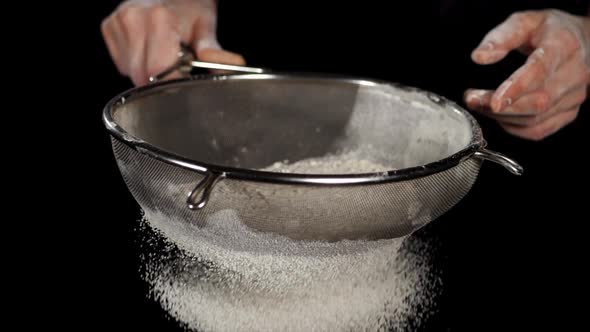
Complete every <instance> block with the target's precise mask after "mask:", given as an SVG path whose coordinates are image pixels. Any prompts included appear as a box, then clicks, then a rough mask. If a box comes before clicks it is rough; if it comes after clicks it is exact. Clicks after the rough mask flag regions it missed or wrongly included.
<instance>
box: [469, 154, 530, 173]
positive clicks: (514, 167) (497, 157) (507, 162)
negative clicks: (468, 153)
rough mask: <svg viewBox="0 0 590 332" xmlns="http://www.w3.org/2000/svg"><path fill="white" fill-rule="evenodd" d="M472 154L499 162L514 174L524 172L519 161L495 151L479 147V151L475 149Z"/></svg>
mask: <svg viewBox="0 0 590 332" xmlns="http://www.w3.org/2000/svg"><path fill="white" fill-rule="evenodd" d="M474 156H475V157H477V158H481V159H485V160H489V161H492V162H495V163H496V164H500V165H501V166H503V167H504V168H506V169H507V170H508V171H509V172H510V173H512V174H514V175H522V173H523V172H524V169H523V168H522V166H520V164H519V163H517V162H516V161H514V160H512V159H510V158H508V157H506V156H505V155H503V154H501V153H498V152H496V151H491V150H488V149H481V150H479V151H476V152H475V154H474Z"/></svg>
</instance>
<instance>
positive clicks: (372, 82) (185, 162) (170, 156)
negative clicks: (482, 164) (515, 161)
mask: <svg viewBox="0 0 590 332" xmlns="http://www.w3.org/2000/svg"><path fill="white" fill-rule="evenodd" d="M285 79H287V80H293V79H295V80H296V79H313V80H326V81H336V82H338V83H348V84H355V85H365V86H383V85H385V86H390V87H394V88H396V89H402V90H406V91H409V92H417V93H422V94H425V95H426V96H427V97H428V98H429V99H430V100H431V101H433V102H435V103H436V104H439V105H440V106H441V107H447V108H450V110H452V111H454V112H457V113H459V114H461V115H462V116H464V117H465V118H466V119H467V120H468V123H469V126H470V130H471V132H472V138H471V141H470V142H469V144H467V146H466V147H465V148H464V149H462V150H460V151H458V152H456V153H454V154H452V155H450V156H448V157H446V158H443V159H440V160H437V161H435V162H431V163H428V164H425V165H422V166H417V167H410V168H403V169H397V170H390V171H387V172H375V173H362V174H330V175H324V174H321V175H320V174H298V173H277V172H268V171H258V170H251V169H245V168H235V167H228V166H221V165H215V164H208V163H204V162H201V161H198V160H194V159H189V158H186V157H183V156H180V155H178V154H175V153H172V152H170V151H166V150H163V149H160V148H158V147H157V146H155V145H152V144H150V143H148V142H145V141H143V140H142V139H140V138H138V137H135V136H133V135H131V134H129V133H128V132H127V131H125V130H124V129H123V128H122V127H121V126H119V125H118V124H117V123H116V121H115V120H114V115H113V113H114V111H115V109H116V108H117V106H120V105H121V104H123V103H125V102H126V101H127V100H129V99H133V98H139V97H141V96H145V95H148V94H152V93H156V92H158V91H161V90H164V89H166V88H168V87H170V86H179V85H183V84H190V83H191V82H193V81H220V80H285ZM102 119H103V123H104V125H105V127H106V128H107V130H108V132H109V133H110V134H111V135H112V136H113V137H114V138H115V139H117V140H119V141H120V142H122V143H124V144H126V145H127V146H129V147H130V148H132V149H134V150H136V151H138V152H139V153H142V154H145V155H148V156H150V157H152V158H155V159H157V160H160V161H162V162H164V163H168V164H171V165H174V166H177V167H182V168H185V169H188V170H192V171H195V172H198V173H201V174H204V175H209V174H219V175H222V176H223V177H224V178H230V179H237V180H245V181H253V182H270V183H283V184H299V185H355V184H359V185H366V184H383V183H389V182H399V181H406V180H412V179H416V178H420V177H425V176H428V175H432V174H436V173H439V172H442V171H445V170H447V169H450V168H452V167H454V166H457V165H458V164H460V163H461V162H464V161H465V160H467V159H470V158H472V157H476V158H483V159H490V160H493V159H494V157H496V158H498V156H497V155H496V154H495V153H490V152H489V151H488V150H486V149H485V146H486V142H485V140H484V138H483V135H482V131H481V128H480V126H479V124H478V122H477V120H476V119H475V118H474V117H473V116H472V115H471V114H470V113H469V112H467V111H466V110H465V109H463V108H462V107H460V106H459V105H457V104H456V103H454V102H453V101H450V100H448V99H447V98H445V97H443V96H440V95H438V94H435V93H432V92H430V91H425V90H422V89H419V88H416V87H412V86H405V85H401V84H398V83H395V82H388V81H383V80H377V79H366V78H360V77H349V76H340V75H334V74H319V73H281V74H232V75H209V74H208V75H195V76H190V77H188V78H180V79H175V80H170V81H160V82H156V83H153V84H150V85H146V86H142V87H136V88H132V89H129V90H127V91H125V92H122V93H121V94H119V95H117V96H116V97H114V98H112V99H111V100H110V101H109V102H108V103H107V104H106V106H105V107H104V110H103V117H102ZM493 161H496V162H499V163H501V162H502V160H493ZM504 166H505V167H506V165H504Z"/></svg>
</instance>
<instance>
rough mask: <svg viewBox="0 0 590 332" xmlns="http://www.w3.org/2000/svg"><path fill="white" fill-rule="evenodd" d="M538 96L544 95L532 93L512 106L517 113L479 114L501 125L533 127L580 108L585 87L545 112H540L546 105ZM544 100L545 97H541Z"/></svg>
mask: <svg viewBox="0 0 590 332" xmlns="http://www.w3.org/2000/svg"><path fill="white" fill-rule="evenodd" d="M539 95H541V96H542V95H546V93H544V92H539V93H532V94H530V95H527V96H525V97H523V98H522V99H521V100H519V101H518V102H517V103H515V104H514V107H515V108H517V107H518V108H519V110H518V111H509V110H508V109H507V112H503V113H492V112H481V113H482V114H484V115H485V116H487V117H490V118H492V119H494V120H496V121H498V122H500V123H503V124H512V125H519V126H529V127H530V126H534V125H537V124H539V123H541V122H543V121H545V120H546V119H548V118H550V117H552V116H555V114H557V113H559V112H564V111H567V110H571V109H574V108H578V107H580V105H581V104H582V103H583V102H584V100H585V99H586V87H585V86H580V87H579V88H577V89H576V90H573V91H571V92H570V93H568V94H567V95H566V96H563V97H562V98H561V100H560V102H559V103H557V104H555V105H553V106H551V107H550V108H547V109H546V110H541V108H543V107H547V105H548V104H547V103H546V102H543V101H541V100H542V99H540V98H539ZM541 98H546V97H541ZM523 105H530V106H528V107H531V108H534V109H532V110H531V111H528V112H527V111H526V109H527V106H523Z"/></svg>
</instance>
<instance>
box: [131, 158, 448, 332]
mask: <svg viewBox="0 0 590 332" xmlns="http://www.w3.org/2000/svg"><path fill="white" fill-rule="evenodd" d="M312 163H313V165H312ZM322 165H324V166H325V165H326V163H325V160H318V159H316V160H307V161H302V162H299V163H294V164H285V163H281V164H275V165H273V166H271V167H270V168H275V169H278V168H280V169H281V170H282V171H296V172H301V171H304V172H305V171H312V172H313V171H317V168H315V169H311V168H312V167H317V166H322ZM332 166H334V165H333V164H332ZM352 166H354V164H349V163H341V164H339V166H338V167H341V168H340V170H343V169H344V168H345V169H346V170H351V171H355V170H359V167H360V168H363V169H360V171H361V172H363V171H364V170H366V169H368V168H371V167H375V165H370V163H368V162H367V163H360V164H359V163H357V164H356V166H355V167H353V168H351V167H352ZM377 166H378V167H380V166H379V165H377ZM365 167H367V168H366V169H365ZM320 169H322V167H320ZM323 169H325V168H323ZM318 222H320V221H318ZM142 223H143V224H142V225H143V226H144V228H145V229H150V230H152V231H153V234H156V235H157V236H158V237H160V238H161V239H162V240H163V241H164V242H165V243H166V246H164V249H159V252H156V253H150V254H146V255H144V262H145V265H146V266H145V270H144V278H145V279H146V280H147V281H148V283H149V284H150V285H151V287H152V295H153V297H155V298H156V299H157V300H158V301H159V302H160V303H161V305H162V307H163V308H164V309H165V310H166V311H167V312H168V313H169V314H170V315H171V316H172V317H174V318H175V319H176V320H178V321H179V322H180V323H181V324H182V325H183V326H184V327H186V328H187V329H190V330H195V331H202V332H206V331H389V330H393V331H412V330H414V328H415V327H416V326H419V325H420V321H422V320H423V319H425V318H426V317H427V316H428V314H429V312H428V308H430V307H432V299H433V297H434V296H435V294H436V292H437V289H438V287H437V286H438V285H439V282H440V280H439V279H438V277H437V276H436V275H435V274H434V273H432V271H431V268H430V265H429V264H428V258H429V255H428V250H429V249H428V246H427V245H425V244H424V243H419V244H417V243H418V242H417V241H415V240H414V239H413V236H409V237H404V238H397V239H386V240H378V241H365V240H355V241H349V240H345V241H339V242H321V241H296V240H292V239H290V238H287V237H284V236H280V235H276V234H270V233H261V232H257V231H255V230H252V229H250V228H248V227H247V226H245V225H244V224H243V223H242V222H241V220H240V217H239V216H238V215H237V213H236V212H235V211H234V210H229V209H228V210H221V211H218V212H217V213H215V214H213V215H212V216H211V217H209V218H208V220H206V222H205V223H201V224H200V225H199V226H196V225H194V224H191V223H187V222H186V221H183V220H179V219H175V218H171V217H169V216H165V215H163V214H161V213H160V212H159V211H149V210H145V211H144V220H143V221H142ZM172 251H174V252H176V254H175V255H170V252H172ZM172 256H173V258H171V257H172Z"/></svg>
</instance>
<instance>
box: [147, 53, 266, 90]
mask: <svg viewBox="0 0 590 332" xmlns="http://www.w3.org/2000/svg"><path fill="white" fill-rule="evenodd" d="M193 68H204V69H218V70H227V71H234V72H238V73H250V74H262V73H266V72H268V70H266V69H262V68H255V67H246V66H236V65H226V64H223V63H215V62H205V61H197V60H195V55H194V52H193V50H192V49H191V48H190V47H188V46H186V45H180V51H179V52H178V60H177V61H176V63H174V64H173V65H172V66H170V67H168V68H167V69H166V70H164V71H163V72H161V73H159V74H158V75H156V76H151V77H150V82H157V81H160V80H161V79H163V78H165V77H166V76H168V75H170V74H172V73H173V72H175V71H177V70H178V71H180V72H181V73H182V74H184V75H189V74H190V72H191V70H192V69H193Z"/></svg>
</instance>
